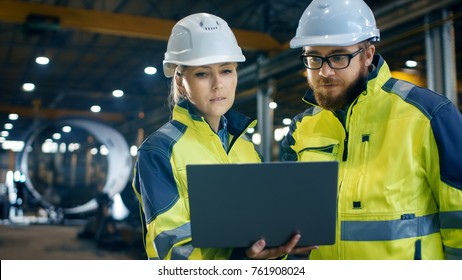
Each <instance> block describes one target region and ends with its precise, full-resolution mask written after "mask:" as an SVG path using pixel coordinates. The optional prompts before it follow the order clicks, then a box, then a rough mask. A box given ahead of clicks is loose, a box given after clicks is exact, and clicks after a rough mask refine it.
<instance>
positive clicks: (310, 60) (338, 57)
mask: <svg viewBox="0 0 462 280" xmlns="http://www.w3.org/2000/svg"><path fill="white" fill-rule="evenodd" d="M362 51H363V48H361V49H359V50H357V51H355V52H354V53H351V54H333V55H329V56H326V57H324V56H319V55H312V54H301V55H300V60H301V61H302V62H303V64H304V65H305V67H306V68H308V69H311V70H318V69H321V68H322V66H323V65H324V62H327V64H328V65H329V67H330V68H332V69H336V70H338V69H345V68H347V67H348V66H349V65H350V61H351V59H352V58H353V57H355V56H357V55H358V54H359V53H360V52H362Z"/></svg>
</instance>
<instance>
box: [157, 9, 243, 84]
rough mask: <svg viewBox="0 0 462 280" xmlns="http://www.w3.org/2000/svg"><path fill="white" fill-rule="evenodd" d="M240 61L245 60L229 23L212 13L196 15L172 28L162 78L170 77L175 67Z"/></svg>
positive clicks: (186, 18) (182, 20)
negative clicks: (163, 76)
mask: <svg viewBox="0 0 462 280" xmlns="http://www.w3.org/2000/svg"><path fill="white" fill-rule="evenodd" d="M243 61H245V57H244V55H243V54H242V50H241V48H240V47H239V46H238V44H237V40H236V38H235V37H234V34H233V32H232V31H231V28H229V26H228V23H226V21H224V20H223V19H221V18H220V17H217V16H215V15H212V14H208V13H197V14H192V15H190V16H187V17H185V18H183V19H181V20H180V21H179V22H177V23H176V24H175V26H174V27H173V29H172V33H171V35H170V38H169V40H168V44H167V51H166V52H165V55H164V62H163V65H164V74H165V76H166V77H172V76H173V75H174V70H175V67H176V65H186V66H200V65H206V64H213V63H221V62H243Z"/></svg>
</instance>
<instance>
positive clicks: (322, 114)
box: [283, 55, 462, 259]
mask: <svg viewBox="0 0 462 280" xmlns="http://www.w3.org/2000/svg"><path fill="white" fill-rule="evenodd" d="M374 65H375V69H374V71H372V72H371V73H370V74H369V77H368V81H367V86H366V85H365V88H364V90H363V91H362V93H361V94H359V96H358V97H357V99H356V100H355V101H354V102H353V103H352V105H351V106H349V108H348V111H347V113H346V117H345V118H344V119H343V122H342V121H341V120H340V119H339V117H338V115H339V114H338V112H332V111H329V110H323V109H321V108H320V107H318V106H316V104H315V101H314V98H313V95H312V92H310V91H309V92H307V94H306V95H305V97H304V100H305V101H306V102H308V103H310V104H312V105H313V107H311V108H309V109H307V110H306V111H305V112H304V113H302V114H300V115H298V116H296V117H295V118H294V120H293V122H292V124H291V128H290V132H289V133H288V135H287V137H286V138H285V139H284V142H283V147H284V149H285V150H286V153H285V154H284V160H298V161H329V160H333V161H338V162H339V164H340V168H339V174H338V176H339V186H338V214H337V234H336V242H335V244H334V245H329V246H320V248H319V249H318V250H313V251H312V252H311V255H310V258H311V259H462V115H461V113H460V112H459V110H458V109H457V108H456V106H454V104H453V103H452V102H451V101H450V100H448V99H447V98H446V97H444V96H441V95H438V94H436V93H434V92H432V91H430V90H428V89H424V88H420V87H418V86H415V85H413V84H410V83H408V82H405V81H402V80H397V79H394V78H392V77H391V73H390V70H389V68H388V65H387V64H386V62H385V61H384V60H383V58H382V57H381V56H379V55H376V56H375V58H374ZM342 123H344V124H342ZM307 180H309V178H307ZM307 201H309V200H307Z"/></svg>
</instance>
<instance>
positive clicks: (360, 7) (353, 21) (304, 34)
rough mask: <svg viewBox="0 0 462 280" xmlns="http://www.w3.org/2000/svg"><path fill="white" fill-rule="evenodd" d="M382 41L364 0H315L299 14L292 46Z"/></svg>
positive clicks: (291, 42) (343, 44)
mask: <svg viewBox="0 0 462 280" xmlns="http://www.w3.org/2000/svg"><path fill="white" fill-rule="evenodd" d="M368 39H370V40H372V41H379V40H380V32H379V29H377V26H376V22H375V18H374V14H373V13H372V11H371V9H370V8H369V6H367V4H366V3H365V2H364V1H363V0H313V1H312V2H311V4H310V5H308V7H307V8H306V10H305V11H304V13H303V15H302V17H301V18H300V21H299V25H298V28H297V31H296V35H295V37H294V38H293V39H292V40H291V41H290V47H291V48H299V47H303V46H349V45H354V44H356V43H359V42H361V41H364V40H368Z"/></svg>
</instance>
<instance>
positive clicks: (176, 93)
mask: <svg viewBox="0 0 462 280" xmlns="http://www.w3.org/2000/svg"><path fill="white" fill-rule="evenodd" d="M186 67H187V66H183V65H177V66H176V67H175V70H174V75H173V78H172V81H171V83H170V94H169V96H168V103H169V105H170V108H172V109H173V107H174V106H175V105H176V104H178V103H180V102H181V101H183V100H185V99H187V97H186V94H185V93H184V92H181V90H180V88H179V87H178V82H177V79H178V78H181V75H182V74H183V72H184V69H185V68H186ZM177 77H178V78H177Z"/></svg>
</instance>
